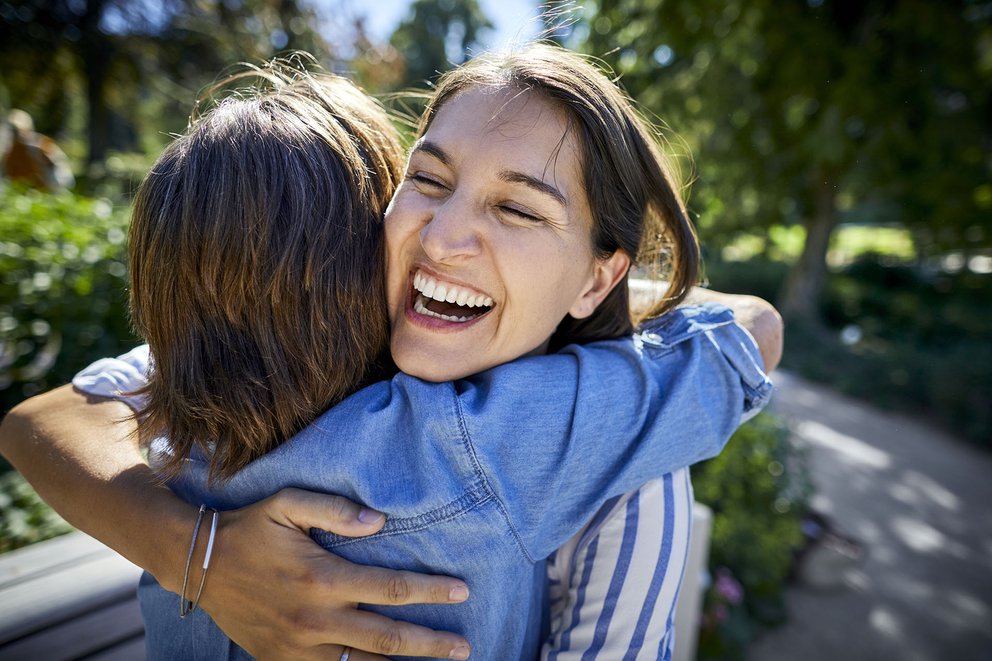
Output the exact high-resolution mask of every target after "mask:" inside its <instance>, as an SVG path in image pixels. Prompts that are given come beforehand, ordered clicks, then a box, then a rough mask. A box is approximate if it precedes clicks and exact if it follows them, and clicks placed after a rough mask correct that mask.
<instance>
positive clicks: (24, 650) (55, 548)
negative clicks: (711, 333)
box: [0, 503, 712, 661]
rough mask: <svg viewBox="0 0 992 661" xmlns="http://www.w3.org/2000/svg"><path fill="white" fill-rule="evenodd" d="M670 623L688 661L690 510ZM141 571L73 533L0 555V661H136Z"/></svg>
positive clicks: (694, 587) (698, 570) (693, 610)
mask: <svg viewBox="0 0 992 661" xmlns="http://www.w3.org/2000/svg"><path fill="white" fill-rule="evenodd" d="M692 522H693V523H692V526H693V527H692V539H691V541H690V544H689V560H688V564H687V565H686V570H685V579H684V581H683V583H682V589H681V590H680V592H679V601H678V607H677V610H676V618H675V640H676V646H675V660H674V661H692V659H694V658H695V653H696V639H697V632H698V628H699V615H700V607H701V603H702V594H703V590H704V588H705V584H704V583H705V581H704V580H703V577H704V575H705V572H706V563H707V558H708V555H709V538H710V528H711V525H712V523H711V522H712V515H711V514H710V510H709V508H707V507H706V506H705V505H700V504H699V503H696V504H695V505H694V507H693V513H692ZM140 574H141V570H140V569H139V568H138V567H136V566H135V565H133V564H131V563H130V562H128V561H127V560H125V559H124V558H122V557H121V556H120V555H118V554H117V553H115V552H114V551H111V550H110V549H108V548H107V547H106V546H104V545H103V544H101V543H100V542H98V541H96V540H95V539H93V538H92V537H89V536H88V535H85V534H83V533H81V532H73V533H70V534H68V535H64V536H62V537H56V538H55V539H50V540H48V541H45V542H40V543H38V544H34V545H33V546H29V547H27V548H23V549H18V550H17V551H12V552H10V553H6V554H4V555H0V659H3V660H4V661H19V660H21V659H23V660H25V661H39V660H41V661H60V660H65V659H83V658H85V659H86V660H87V661H142V660H143V659H144V658H145V648H144V627H143V626H142V623H141V613H140V612H139V609H138V602H137V596H136V588H137V584H138V576H139V575H140Z"/></svg>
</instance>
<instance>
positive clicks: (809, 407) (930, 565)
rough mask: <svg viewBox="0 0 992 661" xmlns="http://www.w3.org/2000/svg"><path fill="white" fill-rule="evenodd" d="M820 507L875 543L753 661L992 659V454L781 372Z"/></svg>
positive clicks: (793, 604)
mask: <svg viewBox="0 0 992 661" xmlns="http://www.w3.org/2000/svg"><path fill="white" fill-rule="evenodd" d="M776 377H777V378H776V383H777V385H778V386H779V389H778V393H777V395H776V398H775V401H774V402H773V405H772V408H773V410H775V411H777V412H778V413H779V414H781V415H783V416H784V417H785V418H786V419H788V420H789V421H790V422H791V424H792V426H793V429H794V431H795V433H794V439H795V441H796V442H797V444H799V445H800V446H803V447H805V448H807V452H808V456H809V463H810V468H811V472H812V478H813V482H814V485H815V488H816V492H817V496H816V498H815V500H814V506H815V507H816V508H817V509H819V510H820V511H823V512H826V513H828V514H829V515H830V516H831V517H832V519H833V520H834V521H835V522H836V524H837V527H838V528H839V529H840V530H841V531H842V532H845V533H847V534H849V535H850V536H852V537H854V538H856V539H858V540H860V541H861V542H862V543H864V545H865V547H866V549H867V557H866V559H865V561H864V562H863V564H862V565H861V566H860V567H859V568H858V569H857V570H853V571H849V572H848V573H847V574H846V575H845V580H844V582H843V584H842V585H841V586H839V587H836V588H834V589H831V590H816V589H814V588H810V587H802V586H796V587H792V588H790V589H789V592H788V595H787V600H788V605H789V613H790V621H789V622H788V623H787V624H786V625H784V626H783V627H781V628H779V629H775V630H772V631H770V632H767V633H765V634H764V635H763V636H762V637H761V638H759V640H757V641H756V642H755V644H754V645H753V646H752V648H751V655H750V659H751V661H791V660H793V659H802V660H803V661H820V660H824V661H826V660H827V659H829V660H830V661H836V660H837V659H840V660H842V661H862V660H864V661H876V660H878V659H881V660H884V661H897V660H898V661H992V453H989V452H985V451H980V450H978V449H977V448H975V447H973V446H970V445H967V444H965V443H964V442H962V441H959V440H958V439H955V438H952V437H950V436H948V435H947V434H946V433H943V432H941V431H939V430H935V429H933V428H932V427H929V426H927V425H925V424H922V423H920V422H919V421H917V420H914V419H912V418H909V417H906V416H902V415H898V414H893V413H889V412H885V411H880V410H878V409H875V408H872V407H870V406H866V405H864V404H862V403H860V402H857V401H854V400H851V399H848V398H845V397H841V396H839V395H837V394H835V393H833V392H831V391H829V390H827V389H826V388H823V387H821V386H818V385H815V384H812V383H809V382H807V381H804V380H802V379H800V378H798V377H796V376H793V375H790V374H787V373H786V374H776Z"/></svg>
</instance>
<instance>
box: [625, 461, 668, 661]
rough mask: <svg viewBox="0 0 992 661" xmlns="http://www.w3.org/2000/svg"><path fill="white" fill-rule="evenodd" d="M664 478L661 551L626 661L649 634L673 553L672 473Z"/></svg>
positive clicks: (631, 657)
mask: <svg viewBox="0 0 992 661" xmlns="http://www.w3.org/2000/svg"><path fill="white" fill-rule="evenodd" d="M662 480H663V485H664V493H665V515H664V520H663V521H662V531H661V535H662V536H661V552H660V553H659V554H658V564H657V566H656V567H655V569H654V576H652V577H651V585H650V587H648V594H647V596H646V597H645V598H644V606H643V608H641V614H640V616H638V618H637V626H635V627H634V636H633V637H632V638H631V639H630V648H629V649H628V650H627V654H625V655H624V657H623V658H624V661H628V660H629V659H634V658H636V657H637V653H638V652H639V651H640V649H641V645H643V644H644V636H645V635H646V634H647V630H648V624H649V623H650V622H651V616H652V615H654V607H655V604H657V603H658V595H659V594H660V593H661V586H662V585H663V584H664V583H665V573H666V572H667V571H668V559H669V556H671V555H672V537H673V536H674V534H675V497H674V496H675V492H674V489H673V487H672V474H671V473H669V474H667V475H665V476H664V477H663V478H662Z"/></svg>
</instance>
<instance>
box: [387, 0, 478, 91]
mask: <svg viewBox="0 0 992 661" xmlns="http://www.w3.org/2000/svg"><path fill="white" fill-rule="evenodd" d="M490 28H492V23H491V22H490V21H489V19H488V18H487V17H486V15H485V14H484V13H483V12H482V9H481V8H480V7H479V3H478V0H413V3H412V4H411V6H410V11H409V15H408V16H407V18H406V19H404V20H403V22H402V23H400V25H399V26H398V27H397V28H396V31H395V32H393V36H392V37H391V38H390V40H389V42H390V45H391V46H392V47H393V48H395V49H396V50H397V51H399V52H400V53H401V54H402V56H403V60H404V63H405V71H404V75H403V78H402V80H401V81H400V85H399V87H411V86H412V87H418V88H422V87H424V86H425V84H426V83H427V82H428V81H433V80H434V79H435V78H437V76H438V75H439V74H441V73H444V72H445V71H447V70H448V69H450V68H451V67H452V66H454V65H457V64H461V63H462V62H464V61H465V60H467V59H468V57H469V53H470V52H472V51H473V50H478V49H479V41H478V40H479V36H480V33H481V32H484V31H485V30H488V29H490Z"/></svg>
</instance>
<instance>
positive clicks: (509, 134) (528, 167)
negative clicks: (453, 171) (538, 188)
mask: <svg viewBox="0 0 992 661" xmlns="http://www.w3.org/2000/svg"><path fill="white" fill-rule="evenodd" d="M424 138H425V139H426V140H429V141H431V142H433V143H442V144H443V146H444V148H445V150H446V151H452V150H453V151H455V152H461V153H462V154H464V156H466V157H469V158H475V159H478V157H479V156H480V155H481V154H485V155H486V157H487V158H490V159H491V158H498V159H499V160H500V166H501V167H508V166H512V167H513V168H514V169H520V170H522V171H526V172H527V173H528V174H531V175H534V176H537V177H540V178H543V179H549V178H552V177H553V178H556V179H558V180H559V183H563V182H562V181H561V179H562V177H566V178H569V179H573V180H574V181H573V185H577V186H578V185H579V182H580V181H581V172H582V167H581V161H582V151H581V149H580V144H579V137H578V133H577V132H576V130H575V126H574V125H573V122H572V121H571V118H570V117H569V115H568V114H567V113H566V112H565V111H564V110H563V109H562V108H561V107H560V106H559V105H558V104H557V103H555V102H554V101H552V100H551V99H549V98H548V97H547V96H545V95H544V94H541V93H539V92H534V91H526V90H520V89H516V88H496V89H492V88H482V87H480V88H470V89H468V90H465V91H462V92H460V93H458V94H456V95H455V96H454V97H453V98H451V99H450V100H449V101H447V102H445V103H444V105H442V106H441V108H440V109H439V110H438V111H437V113H436V115H435V116H434V120H433V121H432V122H431V125H430V127H429V128H428V130H427V132H426V133H425V134H424Z"/></svg>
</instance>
